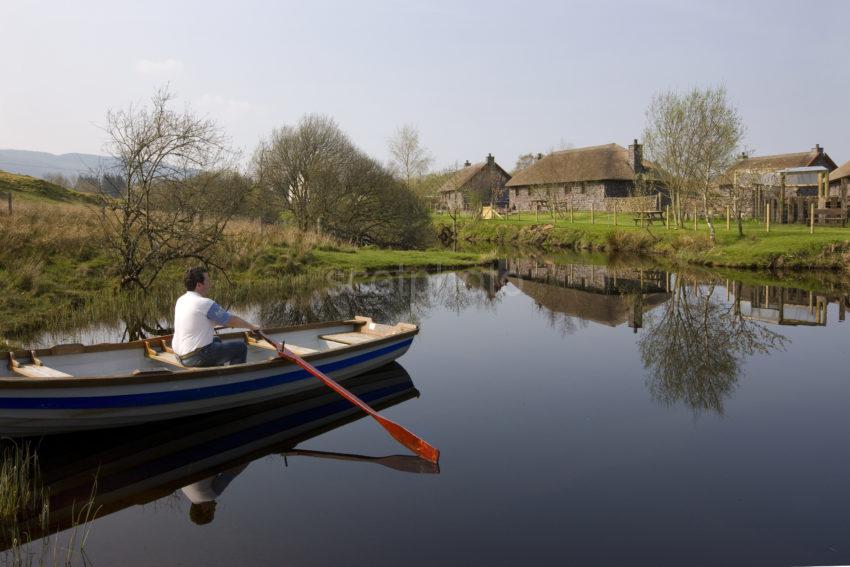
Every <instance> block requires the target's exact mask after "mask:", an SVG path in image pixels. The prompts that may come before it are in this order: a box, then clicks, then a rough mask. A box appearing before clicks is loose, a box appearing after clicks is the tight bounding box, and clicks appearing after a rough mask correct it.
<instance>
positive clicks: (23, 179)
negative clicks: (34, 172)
mask: <svg viewBox="0 0 850 567" xmlns="http://www.w3.org/2000/svg"><path fill="white" fill-rule="evenodd" d="M10 192H11V193H12V199H13V200H14V199H27V200H31V201H32V200H37V201H60V202H65V203H68V202H77V203H91V202H93V201H94V197H92V196H90V195H85V194H83V193H77V192H76V191H70V190H68V189H65V188H64V187H60V186H59V185H55V184H53V183H50V182H48V181H45V180H43V179H38V178H36V177H30V176H28V175H18V174H16V173H9V172H7V171H0V193H2V194H3V197H4V199H5V196H6V194H8V193H10Z"/></svg>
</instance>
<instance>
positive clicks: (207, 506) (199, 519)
mask: <svg viewBox="0 0 850 567" xmlns="http://www.w3.org/2000/svg"><path fill="white" fill-rule="evenodd" d="M214 517H215V500H211V501H209V502H201V503H199V504H195V503H192V505H191V506H189V519H191V520H192V521H193V522H194V523H196V524H198V525H199V526H203V525H204V524H209V523H210V522H212V521H213V518H214Z"/></svg>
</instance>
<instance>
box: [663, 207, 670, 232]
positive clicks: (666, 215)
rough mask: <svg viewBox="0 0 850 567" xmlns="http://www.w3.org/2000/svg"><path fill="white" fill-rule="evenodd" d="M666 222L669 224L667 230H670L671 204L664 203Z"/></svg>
mask: <svg viewBox="0 0 850 567" xmlns="http://www.w3.org/2000/svg"><path fill="white" fill-rule="evenodd" d="M664 222H665V223H666V224H667V230H670V205H664Z"/></svg>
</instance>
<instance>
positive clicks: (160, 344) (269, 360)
mask: <svg viewBox="0 0 850 567" xmlns="http://www.w3.org/2000/svg"><path fill="white" fill-rule="evenodd" d="M418 332H419V328H418V327H417V326H416V325H411V324H409V323H398V324H396V325H382V324H378V323H375V322H373V321H372V320H371V319H370V318H368V317H355V318H353V319H349V320H345V321H332V322H326V323H313V324H307V325H297V326H292V327H280V328H274V329H267V330H266V335H267V336H269V337H270V338H271V339H272V340H274V341H277V342H285V344H286V347H287V348H288V349H289V350H291V351H292V352H295V353H296V354H298V355H300V356H302V357H303V358H304V359H305V360H306V361H308V362H310V363H311V364H312V365H314V366H316V367H317V368H318V369H319V370H321V371H322V372H324V373H325V374H327V375H329V376H330V377H332V378H333V379H334V380H337V381H339V382H340V383H345V380H347V379H349V378H351V377H353V376H357V375H359V374H362V373H364V372H368V371H369V370H372V369H374V368H378V367H380V366H382V365H385V364H387V363H389V362H392V361H393V360H395V359H397V358H398V357H400V356H401V355H403V354H404V353H405V352H406V351H407V349H408V348H409V347H410V345H411V343H412V342H413V337H414V336H415V335H416V334H417V333H418ZM220 337H221V338H222V340H244V341H246V342H247V344H248V359H247V362H246V363H245V364H237V365H232V366H214V367H208V368H187V367H184V366H183V365H182V364H180V362H179V360H178V359H177V357H176V356H175V354H174V353H173V351H172V350H171V348H170V341H169V338H168V337H158V338H153V339H146V340H141V341H133V342H129V343H115V344H100V345H91V346H83V345H77V344H75V345H60V346H55V347H52V348H48V349H40V350H33V351H15V352H10V353H8V364H7V365H6V366H5V367H0V434H2V435H6V436H27V435H44V434H53V433H63V432H70V431H83V430H92V429H102V428H111V427H121V426H126V425H135V424H140V423H148V422H154V421H163V420H168V419H176V418H179V417H184V416H190V415H198V414H203V413H208V412H213V411H219V410H224V409H228V408H234V407H239V406H245V405H249V404H254V403H258V402H263V401H266V400H270V399H274V398H278V397H281V396H286V395H290V394H294V393H297V392H300V391H303V390H306V389H309V388H314V387H316V385H317V381H316V379H315V378H313V377H312V376H311V375H310V374H309V373H308V372H307V371H305V370H302V369H301V368H299V367H298V366H296V365H295V364H293V363H292V362H289V361H288V360H285V359H282V358H279V357H277V356H276V352H275V347H274V346H273V345H271V344H269V343H268V342H266V341H264V340H257V339H254V338H253V337H252V336H251V335H250V334H248V333H239V332H234V333H223V334H220Z"/></svg>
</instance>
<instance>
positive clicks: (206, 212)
mask: <svg viewBox="0 0 850 567" xmlns="http://www.w3.org/2000/svg"><path fill="white" fill-rule="evenodd" d="M173 98H174V96H173V94H172V93H171V92H170V91H169V90H168V89H167V88H163V89H160V90H158V91H157V92H156V93H155V94H154V95H153V97H152V98H151V104H150V106H142V107H139V106H130V107H129V108H128V109H126V110H110V111H109V112H108V113H107V118H106V128H105V130H106V133H107V136H108V142H107V146H106V149H107V152H108V153H109V155H111V156H112V157H113V158H114V159H115V162H116V164H117V165H116V168H115V169H116V171H114V172H112V173H113V177H112V178H111V179H112V180H113V182H118V181H117V180H120V182H121V183H123V186H122V187H120V190H118V191H114V189H115V188H111V189H110V190H104V188H103V187H104V185H101V187H100V214H101V217H102V221H103V227H104V229H105V233H106V241H107V243H108V244H109V246H110V247H111V249H112V250H113V252H115V253H116V255H117V256H118V257H119V259H120V263H119V272H120V276H121V285H122V287H124V288H129V287H136V286H138V287H141V288H142V289H147V288H148V287H150V285H151V284H152V283H153V282H154V280H155V279H156V277H157V275H158V274H159V273H160V272H161V271H162V269H163V268H164V267H165V266H166V265H168V264H169V263H171V262H173V261H175V260H182V259H188V258H193V259H195V260H198V261H199V262H203V263H206V264H208V265H211V266H218V265H219V264H218V263H217V262H216V260H215V255H216V252H217V251H218V245H219V244H220V243H221V241H222V238H223V236H224V229H225V227H226V225H227V223H228V221H229V220H230V218H231V217H232V216H233V214H234V212H235V211H236V210H237V205H238V203H239V202H240V201H241V199H242V194H241V193H240V191H238V190H236V191H235V190H233V188H232V187H230V186H228V184H227V177H226V175H225V173H226V172H227V171H228V169H227V166H228V159H229V158H230V157H232V154H231V153H230V151H229V150H228V148H227V144H226V142H227V140H226V138H225V137H224V134H223V133H222V131H221V129H220V128H219V127H218V126H217V125H216V124H215V123H214V122H213V121H212V120H209V119H206V118H199V117H197V116H195V115H194V114H192V113H191V112H190V111H189V110H184V111H183V112H178V111H175V110H172V109H171V108H170V104H171V102H172V101H173ZM116 192H117V194H115V193H116Z"/></svg>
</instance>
